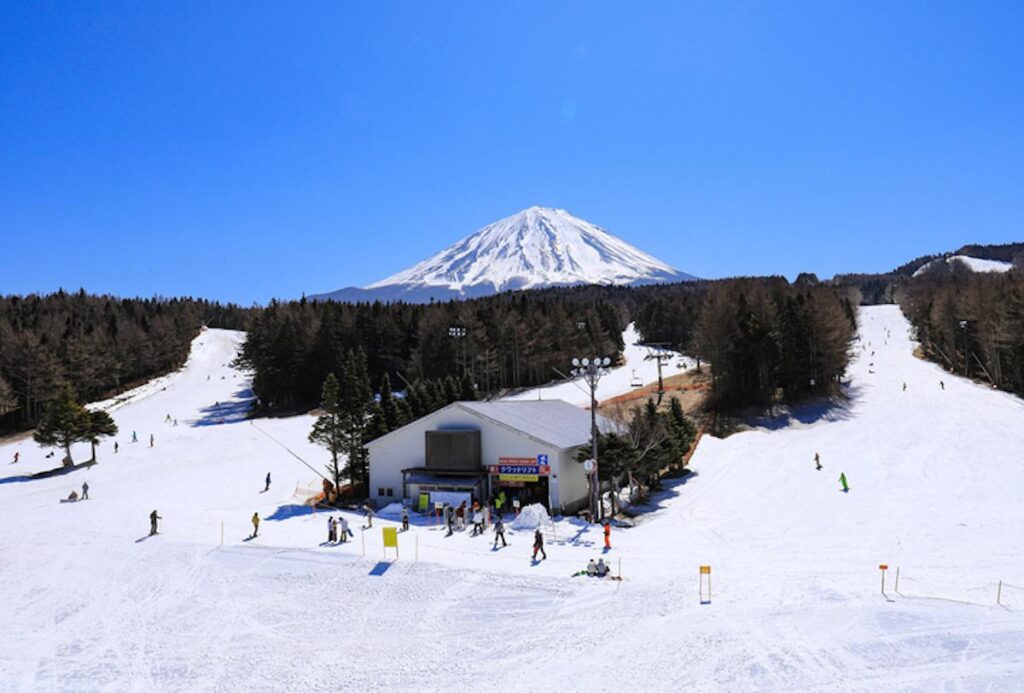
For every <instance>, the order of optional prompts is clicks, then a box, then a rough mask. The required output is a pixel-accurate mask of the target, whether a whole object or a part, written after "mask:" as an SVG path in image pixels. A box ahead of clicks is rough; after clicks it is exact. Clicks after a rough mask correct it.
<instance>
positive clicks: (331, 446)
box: [309, 373, 345, 488]
mask: <svg viewBox="0 0 1024 693" xmlns="http://www.w3.org/2000/svg"><path fill="white" fill-rule="evenodd" d="M320 409H321V414H320V416H318V417H317V419H316V421H315V422H314V423H313V430H312V431H311V432H310V434H309V442H311V443H316V444H317V445H321V446H323V447H325V448H327V451H328V452H329V453H330V454H331V461H330V463H329V464H328V465H327V472H328V473H329V474H330V475H331V478H332V479H333V480H334V487H335V488H341V482H342V480H343V479H344V476H343V470H342V466H341V464H340V462H339V457H340V455H341V453H342V451H343V450H344V449H345V439H344V435H343V430H342V412H341V401H340V395H339V392H338V378H337V377H336V376H335V375H334V373H329V374H328V375H327V378H326V379H325V380H324V386H323V390H322V392H321V395H320Z"/></svg>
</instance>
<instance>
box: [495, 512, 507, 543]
mask: <svg viewBox="0 0 1024 693" xmlns="http://www.w3.org/2000/svg"><path fill="white" fill-rule="evenodd" d="M499 539H501V545H502V546H508V543H507V542H506V541H505V523H504V522H503V521H502V519H501V515H498V519H496V520H495V521H494V548H498V540H499Z"/></svg>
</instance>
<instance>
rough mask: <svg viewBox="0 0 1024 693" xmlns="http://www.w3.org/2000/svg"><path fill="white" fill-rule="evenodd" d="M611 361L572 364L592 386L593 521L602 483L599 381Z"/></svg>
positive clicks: (593, 520) (599, 505)
mask: <svg viewBox="0 0 1024 693" xmlns="http://www.w3.org/2000/svg"><path fill="white" fill-rule="evenodd" d="M609 362H610V359H608V358H605V359H604V360H603V361H602V359H601V358H599V357H594V358H593V360H591V359H589V358H583V359H573V360H572V365H573V366H574V367H575V368H573V370H572V374H573V375H576V376H580V377H582V378H583V379H584V380H585V381H586V383H587V385H588V386H589V387H590V455H591V459H592V460H593V462H594V469H593V470H592V471H591V472H590V474H589V475H588V482H589V489H590V493H589V495H590V520H591V522H597V521H598V519H599V518H598V513H599V511H600V508H601V504H600V502H599V499H598V496H599V492H600V484H599V483H598V475H597V469H598V466H597V382H598V381H599V380H600V379H601V376H602V375H604V373H605V371H604V368H603V367H602V366H607V365H608V364H609Z"/></svg>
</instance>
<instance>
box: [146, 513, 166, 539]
mask: <svg viewBox="0 0 1024 693" xmlns="http://www.w3.org/2000/svg"><path fill="white" fill-rule="evenodd" d="M162 519H164V518H162V517H160V516H159V515H157V514H156V510H154V511H153V512H151V513H150V514H149V536H153V535H154V534H156V533H157V532H156V521H157V520H162Z"/></svg>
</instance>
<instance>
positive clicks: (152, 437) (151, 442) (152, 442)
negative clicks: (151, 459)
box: [149, 433, 156, 447]
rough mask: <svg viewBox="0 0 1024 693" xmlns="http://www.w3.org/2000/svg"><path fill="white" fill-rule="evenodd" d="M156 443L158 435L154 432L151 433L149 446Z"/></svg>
mask: <svg viewBox="0 0 1024 693" xmlns="http://www.w3.org/2000/svg"><path fill="white" fill-rule="evenodd" d="M154 445H156V437H155V436H154V435H153V434H152V433H150V434H149V447H153V446H154Z"/></svg>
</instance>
